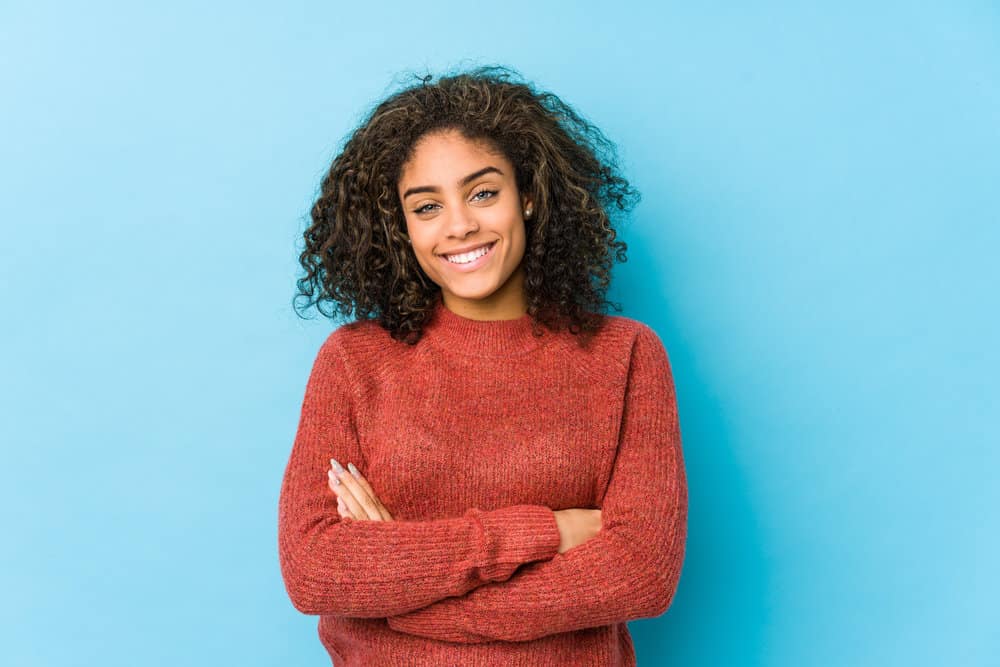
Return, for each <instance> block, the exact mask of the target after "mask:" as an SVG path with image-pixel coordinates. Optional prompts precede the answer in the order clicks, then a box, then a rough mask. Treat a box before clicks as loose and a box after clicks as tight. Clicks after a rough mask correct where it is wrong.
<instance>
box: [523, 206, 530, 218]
mask: <svg viewBox="0 0 1000 667" xmlns="http://www.w3.org/2000/svg"><path fill="white" fill-rule="evenodd" d="M524 217H526V218H530V217H531V209H530V208H526V209H524Z"/></svg>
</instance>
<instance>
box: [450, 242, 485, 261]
mask: <svg viewBox="0 0 1000 667" xmlns="http://www.w3.org/2000/svg"><path fill="white" fill-rule="evenodd" d="M491 243H495V241H487V242H486V243H480V244H479V245H470V246H466V247H465V248H459V249H457V250H449V251H448V252H443V253H441V256H442V257H447V256H449V255H461V254H463V253H467V252H472V251H473V250H479V249H480V248H482V247H483V246H488V245H490V244H491Z"/></svg>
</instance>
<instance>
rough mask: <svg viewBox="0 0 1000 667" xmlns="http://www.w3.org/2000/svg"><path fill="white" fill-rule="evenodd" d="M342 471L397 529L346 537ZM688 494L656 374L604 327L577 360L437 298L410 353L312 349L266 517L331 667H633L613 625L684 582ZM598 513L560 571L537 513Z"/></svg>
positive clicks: (632, 326) (555, 544) (340, 344)
mask: <svg viewBox="0 0 1000 667" xmlns="http://www.w3.org/2000/svg"><path fill="white" fill-rule="evenodd" d="M331 458H334V459H336V460H337V461H338V462H340V463H341V464H342V465H344V466H345V467H346V466H347V464H348V462H352V463H354V464H355V466H356V467H357V468H358V469H359V470H360V473H361V474H362V475H364V477H365V478H366V479H367V480H368V482H369V483H370V484H371V486H372V488H373V490H374V492H375V494H376V496H377V497H378V498H379V500H380V501H381V502H382V503H383V505H385V507H386V509H388V510H389V512H390V514H391V515H392V518H393V520H392V521H370V520H367V519H365V520H355V519H352V518H349V517H344V518H341V517H340V515H339V514H338V511H337V498H336V494H334V493H333V491H331V490H330V488H329V487H328V485H327V484H328V481H327V470H328V469H329V468H330V459H331ZM687 500H688V499H687V485H686V477H685V471H684V462H683V456H682V451H681V439H680V428H679V423H678V417H677V406H676V400H675V394H674V385H673V378H672V374H671V368H670V364H669V361H668V357H667V353H666V351H665V349H664V346H663V344H662V343H661V341H660V339H659V338H658V336H657V335H656V333H655V332H654V331H653V330H652V329H651V328H650V327H648V326H647V325H645V324H643V323H641V322H639V321H636V320H633V319H630V318H627V317H623V316H616V315H605V316H604V324H603V325H602V328H601V329H600V330H599V331H598V332H597V333H596V334H595V335H594V337H593V338H592V339H591V341H590V342H589V343H588V344H587V345H586V346H585V347H582V346H580V344H579V342H578V340H577V337H576V336H575V335H573V334H571V333H569V332H568V331H566V330H563V331H561V332H554V331H552V330H549V329H547V328H543V334H542V335H541V336H536V335H535V334H534V333H533V332H532V320H531V317H530V315H528V314H525V315H523V316H522V317H520V318H518V319H513V320H493V321H482V320H473V319H468V318H465V317H463V316H461V315H458V314H456V313H454V312H452V311H451V310H449V309H447V308H446V307H445V306H444V305H443V303H442V302H441V300H440V298H439V299H438V301H437V304H436V306H435V309H434V312H433V315H432V319H431V320H430V321H429V322H428V323H427V324H425V325H424V334H423V337H422V338H421V339H420V341H419V342H418V343H417V344H416V345H409V344H407V343H405V342H401V341H395V340H393V339H392V338H391V337H390V335H389V333H388V331H387V330H385V329H383V328H382V327H381V326H380V325H378V324H377V323H376V322H374V321H371V320H358V321H353V322H349V323H347V324H343V325H341V326H340V327H339V328H337V329H335V330H334V331H333V332H332V333H331V334H330V335H329V336H328V338H326V340H325V341H324V343H323V344H322V345H321V347H320V349H319V352H318V354H317V356H316V359H315V362H314V363H313V366H312V370H311V373H310V375H309V378H308V381H307V383H306V387H305V394H304V398H303V401H302V409H301V414H300V416H299V423H298V430H297V432H296V435H295V439H294V443H293V444H292V448H291V453H290V456H289V459H288V463H287V466H286V468H285V472H284V478H283V480H282V484H281V490H280V497H279V502H278V555H279V563H280V568H281V574H282V577H283V580H284V584H285V588H286V590H287V593H288V596H289V598H290V600H291V603H292V605H293V606H294V607H295V609H297V610H298V611H299V612H302V613H304V614H311V615H317V616H319V622H318V634H319V639H320V641H321V642H322V644H323V646H324V647H325V648H326V650H327V652H328V653H329V655H330V658H331V660H332V663H333V665H334V667H354V666H364V667H371V666H376V667H394V666H397V665H399V666H402V665H406V666H418V665H428V666H430V665H433V666H434V667H441V666H443V665H446V666H450V665H462V666H465V665H471V666H483V667H486V666H492V665H497V666H499V665H505V666H508V667H509V666H512V665H524V666H531V667H549V666H551V667H566V666H567V665H573V666H574V667H587V666H593V667H598V666H599V667H609V666H622V667H631V666H633V665H635V664H636V658H635V651H634V648H633V644H632V639H631V636H630V634H629V631H628V627H627V625H626V624H627V622H628V621H630V620H633V619H639V618H649V617H654V616H658V615H660V614H662V613H664V612H665V611H666V610H667V608H668V607H669V605H670V603H671V601H672V599H673V596H674V593H675V591H676V588H677V585H678V581H679V578H680V572H681V566H682V564H683V559H684V549H685V540H686V533H687ZM568 508H584V509H600V510H601V529H600V532H599V533H598V534H597V535H596V536H594V537H592V538H591V539H589V540H588V541H586V542H584V543H582V544H578V545H577V546H575V547H573V548H571V549H569V550H567V551H565V552H564V553H558V548H559V544H560V534H559V529H558V527H557V523H556V520H555V515H554V514H553V512H554V511H555V510H560V509H568Z"/></svg>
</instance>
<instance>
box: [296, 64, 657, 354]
mask: <svg viewBox="0 0 1000 667" xmlns="http://www.w3.org/2000/svg"><path fill="white" fill-rule="evenodd" d="M415 76H416V75H415ZM417 79H418V81H417V82H416V83H414V84H412V85H410V86H408V87H405V88H403V89H402V90H399V91H398V92H396V93H394V94H392V95H391V96H389V97H388V98H386V99H385V100H384V101H382V102H381V103H378V104H377V106H375V108H374V109H373V110H372V111H371V112H370V113H369V114H368V115H367V116H366V117H365V119H364V120H363V122H362V123H361V124H360V126H359V127H357V128H356V129H355V130H353V131H352V132H351V133H350V134H349V135H348V137H347V140H346V142H345V143H344V146H343V150H342V151H341V152H340V154H339V155H337V156H336V157H335V158H334V160H333V163H332V164H331V166H330V169H329V171H328V173H327V174H326V175H325V176H324V178H323V180H322V184H321V186H320V193H319V196H318V198H317V199H316V201H315V203H314V204H313V206H312V209H311V211H310V215H311V218H312V224H311V225H310V226H309V227H308V228H307V229H306V230H305V232H303V238H304V240H305V248H304V249H303V250H302V252H301V254H300V256H299V262H300V264H301V265H302V268H303V269H304V270H305V275H304V276H303V277H301V278H299V279H298V280H297V282H296V284H297V286H298V290H299V291H298V293H297V294H296V295H295V297H294V298H293V304H295V303H296V302H297V301H298V300H299V299H302V298H305V299H307V303H306V304H305V306H304V308H308V307H310V306H313V305H315V306H316V307H317V309H318V310H319V311H320V312H321V313H322V314H323V315H325V316H326V317H333V315H334V312H339V313H340V314H341V315H343V316H350V315H352V314H354V316H355V317H356V318H357V319H375V320H377V322H378V323H379V325H381V326H382V327H383V328H385V329H387V330H388V331H389V332H390V334H391V336H392V337H393V338H394V339H395V340H398V341H403V342H406V343H409V344H415V343H416V342H417V341H418V340H419V339H420V338H421V336H422V333H423V325H424V324H425V323H426V322H427V321H428V320H429V318H430V317H431V314H432V310H433V308H434V305H435V303H436V301H437V300H438V299H439V298H440V287H439V286H438V285H437V284H435V283H434V282H433V281H431V280H430V279H429V278H428V277H427V275H426V274H425V273H424V271H423V269H422V268H421V267H420V266H419V264H418V263H417V259H416V256H415V255H414V253H413V250H412V248H411V247H410V246H409V244H408V243H407V236H406V222H405V217H404V213H403V207H402V204H401V202H400V201H399V195H398V193H397V190H396V186H397V182H398V180H399V178H400V175H401V173H402V170H403V167H404V165H406V163H407V162H408V160H409V159H410V158H411V157H412V155H413V151H414V146H415V144H416V143H417V142H418V141H419V140H420V139H421V138H422V137H423V136H424V135H426V134H428V133H431V132H434V131H441V130H457V131H459V132H460V133H461V135H462V136H464V137H465V138H466V139H468V140H470V141H484V142H485V143H486V144H487V145H489V146H491V147H492V148H494V149H496V150H498V151H499V152H500V153H501V154H502V155H503V156H504V157H505V158H506V159H507V160H508V161H509V162H510V163H511V164H512V165H513V166H514V170H515V180H516V183H517V187H518V190H519V191H520V192H521V193H530V194H531V196H532V200H533V202H534V211H535V215H534V216H533V217H532V218H531V219H529V220H525V237H526V248H525V255H524V260H523V261H524V271H525V280H524V289H525V293H526V297H527V303H528V314H529V315H530V316H531V318H532V328H533V332H534V333H535V334H536V335H540V329H539V325H540V324H542V325H545V326H546V327H548V328H549V329H552V330H560V329H562V328H563V327H567V328H568V329H569V331H570V332H572V333H573V334H577V335H580V336H581V344H585V343H586V341H587V340H588V339H589V337H590V336H591V335H592V333H593V332H595V331H597V330H598V329H599V328H600V326H601V324H602V323H603V320H604V316H603V314H602V311H603V309H604V307H605V306H606V305H611V306H613V307H614V308H615V309H616V310H618V311H619V312H620V311H621V306H620V305H619V304H616V303H614V302H610V301H607V300H606V299H605V298H604V297H605V294H606V292H607V289H608V286H609V284H610V273H611V269H612V262H613V259H617V260H618V261H619V262H625V261H627V258H626V250H627V246H626V244H625V243H624V242H623V241H618V240H616V236H617V233H616V231H615V229H614V227H613V225H612V218H613V217H614V216H617V215H618V214H619V213H625V212H628V211H630V210H631V209H632V207H634V206H635V204H636V203H638V201H639V197H640V195H639V193H638V191H636V190H635V189H633V188H632V187H631V186H630V185H629V183H628V182H627V181H626V180H625V179H624V178H623V177H622V176H621V174H620V173H619V167H618V161H617V155H616V151H615V146H614V144H613V143H611V142H610V141H609V140H608V139H607V138H606V137H605V136H604V135H603V134H602V133H601V131H600V130H598V129H597V128H596V127H595V126H594V125H592V124H591V123H589V122H587V121H586V120H585V119H584V118H583V117H581V115H580V114H578V113H577V112H576V111H574V110H573V109H572V108H571V107H570V106H569V105H568V104H566V103H565V102H563V101H562V100H560V99H559V98H558V97H556V96H555V95H554V94H552V93H549V92H544V91H538V90H537V89H536V88H535V87H534V86H533V85H532V84H530V83H527V82H525V81H523V78H522V77H521V75H520V74H519V73H518V72H516V71H515V70H513V69H512V68H509V67H503V66H499V65H489V66H482V67H477V68H475V69H472V70H469V71H466V72H458V73H453V74H450V75H446V76H442V77H440V78H439V79H438V81H437V82H433V77H432V76H431V75H429V74H428V75H423V76H417ZM327 305H332V307H333V308H332V310H329V309H327V308H326V306H327ZM296 310H298V309H297V308H296ZM300 316H301V313H300Z"/></svg>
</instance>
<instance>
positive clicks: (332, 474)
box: [326, 470, 340, 486]
mask: <svg viewBox="0 0 1000 667" xmlns="http://www.w3.org/2000/svg"><path fill="white" fill-rule="evenodd" d="M326 476H327V477H329V478H330V479H331V480H333V485H334V486H340V478H339V477H337V474H336V473H335V472H333V471H332V470H327V471H326Z"/></svg>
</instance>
